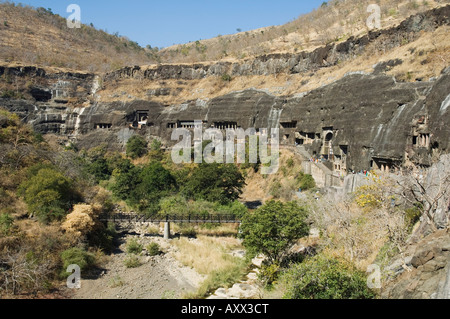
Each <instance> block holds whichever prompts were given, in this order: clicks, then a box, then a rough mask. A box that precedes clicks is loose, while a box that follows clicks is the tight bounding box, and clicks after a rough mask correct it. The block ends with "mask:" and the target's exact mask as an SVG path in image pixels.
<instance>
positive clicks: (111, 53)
mask: <svg viewBox="0 0 450 319" xmlns="http://www.w3.org/2000/svg"><path fill="white" fill-rule="evenodd" d="M0 19H1V23H0V38H1V39H2V45H1V47H0V59H2V60H4V61H5V62H8V63H15V62H19V63H22V64H25V65H38V66H50V67H59V68H68V69H72V70H82V71H88V72H107V71H111V70H114V69H118V68H121V67H124V66H126V65H130V64H131V65H139V64H150V63H155V62H156V55H155V52H154V51H153V50H148V49H144V48H142V47H140V46H139V45H138V44H137V43H136V42H133V41H131V40H129V39H128V38H126V37H123V36H120V35H119V33H115V34H114V35H111V34H109V33H107V32H106V31H104V30H97V29H96V28H95V27H94V26H93V25H84V24H82V25H81V28H80V29H77V28H74V29H70V28H68V27H67V22H66V19H65V18H63V17H61V16H59V15H57V14H54V13H52V11H51V10H50V9H46V8H42V7H41V8H33V7H30V6H24V5H21V4H14V3H9V2H4V3H0ZM30 26H33V27H30Z"/></svg>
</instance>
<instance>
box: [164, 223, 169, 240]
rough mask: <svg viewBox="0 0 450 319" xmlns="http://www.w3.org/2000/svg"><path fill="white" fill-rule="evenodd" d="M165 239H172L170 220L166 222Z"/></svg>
mask: <svg viewBox="0 0 450 319" xmlns="http://www.w3.org/2000/svg"><path fill="white" fill-rule="evenodd" d="M164 239H165V240H169V239H170V222H164Z"/></svg>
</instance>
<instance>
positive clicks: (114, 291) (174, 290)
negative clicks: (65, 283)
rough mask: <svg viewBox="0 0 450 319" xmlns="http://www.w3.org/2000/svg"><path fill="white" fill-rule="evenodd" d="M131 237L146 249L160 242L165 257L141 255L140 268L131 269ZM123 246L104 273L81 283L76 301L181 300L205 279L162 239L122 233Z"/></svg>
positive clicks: (107, 265)
mask: <svg viewBox="0 0 450 319" xmlns="http://www.w3.org/2000/svg"><path fill="white" fill-rule="evenodd" d="M131 238H136V239H138V240H139V242H140V243H141V244H143V246H144V247H145V246H147V244H149V243H151V242H157V243H158V244H159V245H160V247H161V248H162V250H163V251H164V253H163V254H161V255H158V256H153V257H150V256H147V255H146V251H145V250H144V252H143V253H142V254H141V255H140V256H139V259H140V261H141V263H142V265H141V266H139V267H138V268H127V267H125V265H124V260H125V258H126V257H127V255H128V254H127V253H126V242H127V240H129V239H131ZM120 240H121V242H122V244H121V245H120V246H119V248H118V249H117V251H116V252H115V253H114V254H112V255H111V256H110V257H109V261H108V262H107V263H106V264H105V265H104V270H103V271H101V272H100V274H99V275H97V276H95V278H92V279H83V278H82V280H81V288H80V289H77V290H74V291H73V296H72V298H74V299H179V298H181V297H182V296H183V295H184V294H185V293H187V292H194V291H196V290H197V288H198V286H199V285H200V284H201V282H202V281H203V280H204V279H205V277H204V276H201V275H199V274H198V273H197V272H196V271H195V270H194V269H192V268H188V267H184V266H183V265H181V264H180V263H179V262H178V261H177V260H176V259H175V258H174V257H173V252H174V249H175V248H174V247H172V246H171V245H170V241H169V242H166V241H164V240H163V239H162V238H161V237H156V236H142V235H139V234H137V233H127V232H124V233H122V236H121V239H120Z"/></svg>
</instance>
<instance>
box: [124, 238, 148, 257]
mask: <svg viewBox="0 0 450 319" xmlns="http://www.w3.org/2000/svg"><path fill="white" fill-rule="evenodd" d="M143 249H144V246H142V245H141V244H139V242H138V241H137V240H136V239H135V238H132V239H130V240H129V241H128V242H127V253H129V254H140V253H141V252H142V250H143Z"/></svg>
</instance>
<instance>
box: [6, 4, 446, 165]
mask: <svg viewBox="0 0 450 319" xmlns="http://www.w3.org/2000/svg"><path fill="white" fill-rule="evenodd" d="M449 16H450V6H446V7H442V8H439V9H434V10H430V11H428V12H426V13H423V14H419V15H416V16H412V17H411V18H409V19H407V20H406V21H404V22H403V23H402V24H400V25H399V26H398V27H396V28H391V29H387V30H379V31H372V32H369V33H368V34H367V35H366V36H364V37H361V38H358V39H355V38H353V37H352V38H349V39H348V40H347V41H345V42H342V43H338V44H330V45H327V46H325V47H321V48H318V49H316V50H315V51H313V52H302V53H299V54H295V55H286V54H278V55H266V56H261V57H258V58H256V59H254V60H247V61H241V62H236V63H234V64H233V63H231V64H230V63H228V62H217V63H211V64H208V65H206V64H196V65H187V64H186V65H157V66H153V67H147V68H141V67H130V68H125V69H121V70H119V71H117V72H113V73H110V74H106V75H104V76H101V75H95V74H87V73H74V72H64V71H59V72H47V71H46V70H43V69H40V68H36V67H8V66H3V67H0V78H1V79H4V81H6V82H7V83H8V85H9V86H10V87H11V88H14V85H15V87H20V88H21V90H22V92H24V94H23V96H22V98H21V99H17V98H11V97H8V96H3V97H4V98H2V99H0V106H2V107H4V108H6V109H8V110H10V111H13V112H16V113H18V114H20V115H21V116H22V118H23V119H24V121H26V122H28V123H30V124H31V125H33V127H34V128H35V129H36V131H38V132H41V133H44V134H46V133H53V134H58V135H59V136H60V137H61V138H62V139H66V140H67V141H68V140H71V141H72V142H74V143H76V144H77V145H78V146H79V147H80V148H83V147H85V148H89V147H92V146H95V145H98V144H99V143H107V144H108V145H109V146H110V147H111V148H114V149H119V150H120V149H123V146H124V144H125V143H126V141H127V140H128V139H129V138H130V137H131V136H132V135H133V134H141V135H143V136H146V137H147V138H149V139H151V138H158V139H161V140H162V141H163V142H164V143H165V144H166V145H167V146H171V145H173V144H174V143H176V141H171V133H172V131H173V129H174V128H177V127H186V128H191V127H192V126H193V122H194V121H195V120H200V121H203V123H204V124H203V125H204V128H210V127H216V128H220V129H226V128H237V127H240V128H243V129H247V128H256V129H265V128H273V127H279V128H280V135H281V136H280V138H281V143H282V144H286V145H294V144H301V145H304V147H305V149H306V150H307V151H309V153H310V154H311V155H313V156H317V157H320V156H322V157H324V158H326V159H330V162H329V163H328V165H329V166H330V168H331V169H336V170H337V171H338V173H339V171H347V170H355V171H359V170H362V169H369V168H380V169H383V170H387V169H392V168H393V167H395V166H396V165H399V164H401V163H402V162H403V161H404V160H405V159H406V158H408V159H411V160H413V161H415V162H416V163H421V164H425V165H427V164H429V158H430V155H431V154H432V152H433V150H439V151H442V152H448V151H449V150H450V140H449V136H450V134H449V133H450V132H449V126H448V123H449V122H450V118H449V117H450V108H449V105H450V95H449V94H450V68H447V69H445V70H443V71H442V73H441V74H440V76H439V77H437V78H431V79H428V80H425V79H417V81H415V82H400V81H397V80H396V78H395V77H393V76H391V75H387V74H386V70H388V69H389V68H390V67H393V66H395V65H398V64H401V63H402V60H401V59H394V60H389V61H385V62H383V63H379V64H377V65H375V66H374V67H373V70H372V72H371V73H368V72H350V73H348V74H345V76H343V77H341V78H340V79H338V80H335V81H334V82H331V83H329V84H327V85H323V86H321V87H318V88H315V89H313V90H311V91H307V92H303V93H301V94H290V95H287V96H282V95H273V94H271V93H270V92H269V91H267V90H263V89H245V90H242V91H234V92H231V93H229V94H225V95H221V96H217V97H212V98H205V99H194V100H186V101H185V102H184V103H174V104H169V105H168V104H163V103H161V102H157V101H156V100H154V99H153V96H156V95H161V94H163V95H164V94H166V95H167V94H169V95H170V94H171V93H170V92H166V90H165V89H164V87H162V85H163V83H162V84H161V88H160V89H157V90H155V92H153V91H152V92H153V93H154V94H150V96H149V98H148V99H146V100H143V99H134V100H133V99H131V100H130V101H127V102H125V101H106V100H102V99H100V98H99V94H98V91H99V89H101V87H102V85H108V84H110V83H115V82H118V81H121V80H123V79H124V78H129V79H130V80H132V81H134V82H132V85H135V86H139V83H140V82H139V81H140V79H147V80H151V81H153V82H154V83H160V81H161V80H164V79H175V80H179V81H182V80H186V81H187V83H188V84H187V86H189V83H191V82H189V81H194V80H195V79H198V78H205V77H208V76H221V75H224V74H231V75H232V76H240V77H245V76H246V75H252V74H258V75H268V74H279V73H283V72H285V73H296V72H314V71H315V70H317V69H318V68H326V67H327V66H331V65H336V64H338V63H340V62H339V61H342V60H345V59H352V58H353V57H354V56H355V55H358V54H359V52H361V51H362V50H364V49H365V48H367V47H368V46H369V45H380V46H383V47H384V48H386V47H388V46H390V47H396V46H399V45H401V44H402V43H403V42H404V41H405V39H406V40H408V39H409V40H410V39H414V38H416V37H419V36H420V34H421V32H422V31H426V30H434V29H436V28H438V27H439V26H442V25H449V22H450V20H449ZM280 85H283V83H280ZM156 91H158V92H156ZM156 93H158V94H156ZM100 94H101V91H100ZM5 97H6V98H5Z"/></svg>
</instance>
